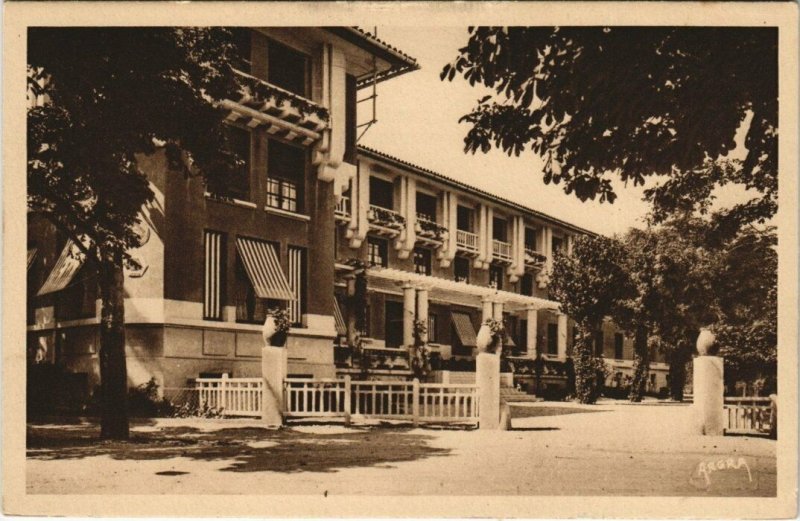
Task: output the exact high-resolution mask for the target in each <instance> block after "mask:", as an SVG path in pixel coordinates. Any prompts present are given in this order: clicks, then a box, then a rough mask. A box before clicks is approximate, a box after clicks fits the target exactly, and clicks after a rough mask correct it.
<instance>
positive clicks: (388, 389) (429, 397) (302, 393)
mask: <svg viewBox="0 0 800 521" xmlns="http://www.w3.org/2000/svg"><path fill="white" fill-rule="evenodd" d="M283 395H284V414H285V415H286V416H287V417H294V418H303V417H308V418H314V417H331V418H333V417H341V418H344V419H345V421H349V420H350V419H351V418H378V419H391V420H410V421H412V422H413V423H415V424H417V423H420V422H437V423H439V422H441V423H450V422H458V423H462V422H463V423H477V421H478V393H477V388H476V387H475V386H474V385H458V384H429V383H420V382H419V381H418V380H416V379H415V380H414V381H412V382H398V381H377V380H376V381H351V379H350V378H349V377H345V378H344V379H343V380H324V379H312V378H287V379H286V380H285V381H284V393H283Z"/></svg>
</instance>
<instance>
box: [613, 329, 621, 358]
mask: <svg viewBox="0 0 800 521" xmlns="http://www.w3.org/2000/svg"><path fill="white" fill-rule="evenodd" d="M622 346H623V336H622V333H615V334H614V358H616V359H618V360H619V359H622V357H623V348H622Z"/></svg>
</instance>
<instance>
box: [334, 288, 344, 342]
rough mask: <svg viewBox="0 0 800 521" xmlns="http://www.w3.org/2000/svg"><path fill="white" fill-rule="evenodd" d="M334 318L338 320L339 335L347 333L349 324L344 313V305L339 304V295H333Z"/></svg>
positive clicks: (337, 332) (337, 330)
mask: <svg viewBox="0 0 800 521" xmlns="http://www.w3.org/2000/svg"><path fill="white" fill-rule="evenodd" d="M333 318H334V319H335V320H336V334H337V335H339V336H345V335H347V324H345V321H344V315H342V307H341V306H340V305H339V297H337V296H334V297H333Z"/></svg>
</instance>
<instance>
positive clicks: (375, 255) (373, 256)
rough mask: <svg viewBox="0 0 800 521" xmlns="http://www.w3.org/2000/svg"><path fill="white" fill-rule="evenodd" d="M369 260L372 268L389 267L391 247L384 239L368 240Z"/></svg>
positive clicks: (371, 238)
mask: <svg viewBox="0 0 800 521" xmlns="http://www.w3.org/2000/svg"><path fill="white" fill-rule="evenodd" d="M367 260H368V261H369V265H370V266H380V267H382V268H385V267H387V266H388V265H389V245H388V244H387V243H386V241H385V240H384V239H378V238H375V237H369V238H368V239H367Z"/></svg>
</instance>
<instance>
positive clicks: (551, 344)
mask: <svg viewBox="0 0 800 521" xmlns="http://www.w3.org/2000/svg"><path fill="white" fill-rule="evenodd" d="M547 354H549V355H557V354H558V324H547Z"/></svg>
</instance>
